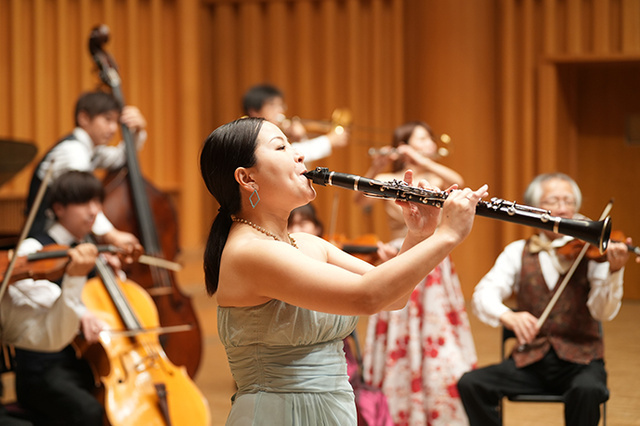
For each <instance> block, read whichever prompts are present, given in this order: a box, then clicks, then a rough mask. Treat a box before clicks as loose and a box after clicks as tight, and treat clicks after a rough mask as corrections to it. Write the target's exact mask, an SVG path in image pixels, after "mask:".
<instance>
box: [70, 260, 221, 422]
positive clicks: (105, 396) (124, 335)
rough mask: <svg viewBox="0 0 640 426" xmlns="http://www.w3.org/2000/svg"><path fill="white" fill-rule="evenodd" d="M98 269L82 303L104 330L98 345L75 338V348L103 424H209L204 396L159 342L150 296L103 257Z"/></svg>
mask: <svg viewBox="0 0 640 426" xmlns="http://www.w3.org/2000/svg"><path fill="white" fill-rule="evenodd" d="M96 269H97V277H96V278H92V279H90V280H89V281H87V283H86V284H85V287H84V289H83V291H82V301H83V303H84V304H85V306H86V307H87V309H89V310H90V311H91V312H92V313H93V314H94V315H96V316H97V317H98V318H100V319H101V320H102V321H103V322H104V323H106V324H107V328H106V329H104V330H102V331H101V332H100V338H99V343H95V344H91V345H89V344H87V342H86V341H85V340H84V339H83V338H82V337H78V338H76V340H75V341H74V347H75V349H76V353H77V355H78V356H81V357H83V358H85V359H86V360H87V361H88V362H89V365H90V366H91V368H92V370H93V373H94V378H95V381H96V389H97V392H96V393H97V395H96V397H97V398H98V399H99V400H100V401H101V403H102V404H103V406H104V409H105V416H106V421H107V423H108V424H110V425H117V426H120V425H122V426H124V425H132V426H133V425H166V426H176V425H189V426H190V425H202V426H208V425H209V424H210V421H211V419H210V417H211V415H210V411H209V405H208V403H207V400H206V399H205V398H204V396H203V395H202V393H201V392H200V390H199V389H198V388H197V387H196V386H195V384H194V383H193V381H192V380H191V378H190V377H189V375H188V374H187V371H186V369H185V367H177V366H176V365H174V364H173V363H172V362H171V361H170V360H169V359H168V358H167V356H166V354H165V352H164V351H163V350H162V347H161V346H160V343H159V339H158V332H157V330H158V329H161V327H158V325H159V321H158V312H157V310H156V307H155V304H154V303H153V300H152V299H151V296H150V295H149V294H148V293H147V292H146V291H145V290H144V289H142V287H140V286H139V285H138V284H136V283H135V282H133V281H122V280H120V279H118V278H117V277H116V275H115V274H114V273H113V271H112V270H111V268H110V267H109V266H107V264H106V263H105V262H104V261H103V260H102V259H101V258H98V259H97V260H96Z"/></svg>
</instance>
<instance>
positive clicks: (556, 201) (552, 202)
mask: <svg viewBox="0 0 640 426" xmlns="http://www.w3.org/2000/svg"><path fill="white" fill-rule="evenodd" d="M561 204H564V205H565V207H569V208H574V207H575V206H576V200H575V199H574V198H556V197H551V198H547V199H546V200H540V205H541V206H543V207H560V205H561Z"/></svg>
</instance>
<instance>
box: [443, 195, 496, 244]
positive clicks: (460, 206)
mask: <svg viewBox="0 0 640 426" xmlns="http://www.w3.org/2000/svg"><path fill="white" fill-rule="evenodd" d="M488 189H489V187H488V185H486V184H485V185H482V186H481V187H480V188H478V189H476V190H475V191H473V190H472V189H470V188H464V189H461V190H458V189H453V190H451V189H449V190H447V191H449V195H448V196H447V199H446V200H445V202H444V205H443V206H442V217H441V220H440V226H439V227H438V230H437V232H446V233H449V234H451V235H453V236H454V238H456V239H457V240H458V242H461V241H462V240H464V239H465V238H466V237H467V235H469V233H470V232H471V228H472V226H473V220H474V218H475V214H476V205H477V204H478V201H480V199H481V198H483V197H486V196H487V195H489V194H488V192H487V190H488Z"/></svg>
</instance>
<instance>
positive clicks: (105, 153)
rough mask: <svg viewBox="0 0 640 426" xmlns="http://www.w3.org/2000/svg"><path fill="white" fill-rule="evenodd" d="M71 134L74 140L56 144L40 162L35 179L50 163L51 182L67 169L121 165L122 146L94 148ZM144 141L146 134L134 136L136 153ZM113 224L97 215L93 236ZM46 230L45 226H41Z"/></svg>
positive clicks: (84, 136)
mask: <svg viewBox="0 0 640 426" xmlns="http://www.w3.org/2000/svg"><path fill="white" fill-rule="evenodd" d="M73 135H74V136H75V138H76V139H77V140H74V139H70V140H66V141H63V142H61V143H59V144H58V145H56V146H55V147H54V148H53V149H52V150H51V152H50V153H49V154H48V155H47V156H46V157H45V159H44V160H43V161H42V165H41V166H40V168H39V169H38V171H37V173H38V177H39V178H40V179H44V176H45V175H46V173H47V171H48V170H49V168H50V167H51V164H52V163H51V159H55V161H54V162H53V172H52V175H51V178H52V179H51V180H52V181H53V180H55V179H56V178H58V177H59V176H60V175H61V174H63V173H65V172H68V171H69V170H79V171H83V172H93V171H94V170H96V169H108V170H114V169H118V168H120V167H122V166H124V165H125V163H126V153H125V144H124V142H120V143H119V144H118V145H116V146H109V145H97V146H96V145H94V144H93V140H92V139H91V137H90V136H89V134H88V133H87V132H86V131H85V130H83V129H81V128H80V127H76V128H75V129H73ZM146 139H147V132H146V131H145V130H142V131H140V132H138V134H137V137H136V149H138V150H140V149H141V148H142V147H143V146H144V142H145V141H146ZM113 228H114V227H113V224H112V223H111V222H109V219H107V217H106V216H105V215H104V213H102V212H100V213H99V214H98V217H97V218H96V221H95V223H94V225H93V228H92V231H93V233H94V234H96V235H104V234H106V233H107V232H109V231H111V230H112V229H113ZM45 229H46V227H45Z"/></svg>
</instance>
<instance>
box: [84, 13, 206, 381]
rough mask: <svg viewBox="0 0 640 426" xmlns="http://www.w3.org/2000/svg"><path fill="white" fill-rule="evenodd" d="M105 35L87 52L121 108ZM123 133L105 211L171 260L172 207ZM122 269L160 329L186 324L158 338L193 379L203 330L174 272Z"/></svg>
mask: <svg viewBox="0 0 640 426" xmlns="http://www.w3.org/2000/svg"><path fill="white" fill-rule="evenodd" d="M108 38H109V28H108V27H107V26H106V25H100V26H97V27H95V28H94V29H93V30H92V31H91V35H90V38H89V51H90V53H91V56H92V58H93V60H94V61H95V63H96V65H97V66H98V69H99V71H100V78H101V80H102V81H103V82H104V83H105V84H107V85H108V86H109V87H111V90H112V93H113V95H114V97H116V99H118V101H120V104H121V105H123V106H124V105H125V102H124V98H123V95H122V90H121V85H120V77H119V75H118V70H117V66H116V64H115V61H114V60H113V58H112V57H111V56H110V55H109V54H108V53H107V52H106V51H105V50H104V48H103V45H104V43H106V42H107V40H108ZM122 136H123V139H124V143H125V151H126V158H127V162H126V167H125V168H123V169H121V170H119V171H115V172H111V173H109V174H108V175H107V176H106V178H105V180H104V182H105V191H106V197H105V200H104V203H103V210H104V214H105V215H106V216H107V218H109V220H110V221H111V222H112V223H113V224H114V226H115V227H116V228H118V229H120V230H123V231H128V232H130V233H132V234H134V235H136V236H137V237H138V238H139V239H140V241H141V243H142V246H143V247H144V250H145V253H147V254H149V255H151V256H155V257H159V258H164V259H168V260H172V259H174V258H175V256H176V255H177V253H178V234H177V219H176V214H175V210H174V208H173V206H172V204H171V201H170V199H169V198H168V196H167V195H166V194H163V193H162V192H161V191H159V190H158V189H157V188H155V187H154V186H153V185H151V184H150V183H149V182H148V181H146V180H145V179H144V178H143V176H142V173H141V170H140V166H139V164H138V159H137V153H136V147H135V143H134V141H133V137H132V134H131V132H130V130H129V129H128V128H127V127H126V126H125V125H122ZM156 224H161V225H162V226H161V228H160V229H161V230H162V235H158V227H157V226H156ZM126 272H127V275H128V276H130V277H131V278H132V279H133V280H135V281H136V282H137V283H139V284H140V285H141V286H142V287H143V288H144V289H145V290H147V291H148V292H149V294H150V295H151V296H152V298H153V301H154V302H155V304H156V306H157V308H158V314H159V317H160V324H161V325H162V326H163V327H173V326H178V325H181V324H188V325H190V329H189V330H188V331H184V332H180V333H171V334H165V335H163V336H161V338H160V341H161V343H162V346H163V348H164V350H165V352H166V354H167V356H168V357H169V358H170V359H171V360H172V361H173V362H174V363H176V364H177V365H184V366H185V367H186V368H187V371H188V372H189V375H190V376H191V377H193V376H194V375H195V374H196V372H197V370H198V366H199V365H200V358H201V355H202V334H201V331H200V328H199V324H198V318H197V316H196V314H195V311H194V309H193V306H192V304H191V300H190V298H189V297H188V296H187V295H185V294H184V293H182V291H181V290H180V289H179V287H178V285H177V282H176V280H175V278H174V275H173V274H172V273H171V272H170V271H168V270H166V269H164V268H158V267H154V266H145V265H141V264H135V265H133V266H131V267H130V268H128V269H127V270H126Z"/></svg>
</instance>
